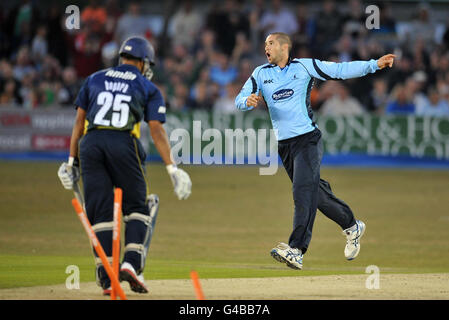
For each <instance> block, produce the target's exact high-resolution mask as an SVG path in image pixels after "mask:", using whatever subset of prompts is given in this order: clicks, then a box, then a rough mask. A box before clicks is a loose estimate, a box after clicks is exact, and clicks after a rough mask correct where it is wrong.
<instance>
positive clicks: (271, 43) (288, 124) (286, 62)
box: [235, 32, 395, 269]
mask: <svg viewBox="0 0 449 320" xmlns="http://www.w3.org/2000/svg"><path fill="white" fill-rule="evenodd" d="M291 46H292V45H291V40H290V38H289V36H288V35H287V34H285V33H281V32H276V33H272V34H270V35H268V37H267V38H266V41H265V55H266V57H267V60H268V63H267V64H264V65H261V66H258V67H257V68H256V69H255V70H254V72H253V73H252V75H251V77H250V78H249V79H248V80H247V81H246V83H245V84H244V86H243V88H242V89H241V91H240V93H239V95H238V96H237V97H236V98H235V104H236V106H237V108H238V109H239V110H243V111H246V110H252V109H254V108H256V107H257V103H258V102H259V100H260V99H262V98H263V99H264V100H265V103H266V104H267V106H268V110H269V113H270V117H271V122H272V125H273V129H274V130H275V132H276V138H277V140H278V152H279V155H280V157H281V159H282V163H283V165H284V168H285V170H286V171H287V174H288V176H289V177H290V180H291V181H292V183H293V185H292V191H293V201H294V205H295V209H294V217H293V231H292V233H291V234H290V238H289V241H288V244H286V243H282V242H281V243H279V244H278V245H277V246H276V247H275V248H273V249H272V250H271V256H272V257H273V258H274V259H275V260H277V261H279V262H281V263H285V264H286V265H287V266H289V267H290V268H293V269H302V265H303V256H304V254H305V253H306V251H307V248H308V246H309V243H310V240H311V237H312V228H313V223H314V220H315V216H316V210H317V208H318V209H320V211H321V212H322V213H323V214H324V215H326V216H327V217H328V218H330V219H331V220H333V221H335V222H336V223H337V224H338V225H339V226H340V227H341V228H342V230H343V235H345V236H346V246H345V249H344V254H345V257H346V259H347V260H352V259H354V258H356V257H357V255H358V254H359V252H360V238H361V237H362V235H363V233H364V232H365V228H366V227H365V223H363V222H362V221H360V220H356V219H355V217H354V214H353V212H352V211H351V209H350V208H349V206H348V205H347V204H346V203H345V202H343V201H342V200H340V199H338V198H337V197H336V196H335V195H334V193H333V192H332V190H331V186H330V184H329V183H328V182H327V181H325V180H323V179H321V178H320V166H321V158H322V154H323V146H322V141H321V132H320V130H319V129H318V127H317V125H316V124H315V122H314V120H313V112H312V108H311V105H310V91H311V90H312V86H313V82H314V79H320V80H323V81H325V80H345V79H350V78H356V77H363V76H365V75H366V74H368V73H374V72H376V71H377V70H379V69H383V68H385V67H392V66H393V61H394V57H395V56H394V55H393V54H387V55H385V56H383V57H381V58H379V59H378V60H370V61H353V62H343V63H335V62H325V61H319V60H317V59H292V58H291V57H290V51H291Z"/></svg>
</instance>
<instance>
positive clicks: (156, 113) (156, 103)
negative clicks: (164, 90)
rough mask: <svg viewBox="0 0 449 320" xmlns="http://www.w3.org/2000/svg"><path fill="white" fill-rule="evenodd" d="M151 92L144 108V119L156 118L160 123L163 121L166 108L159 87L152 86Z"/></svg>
mask: <svg viewBox="0 0 449 320" xmlns="http://www.w3.org/2000/svg"><path fill="white" fill-rule="evenodd" d="M153 90H154V91H153V93H152V94H150V97H149V101H148V104H147V106H146V110H145V117H144V119H145V121H146V122H148V121H150V120H158V121H160V122H162V123H164V122H165V113H166V111H167V108H166V107H165V102H164V98H163V97H162V94H161V92H160V91H159V89H157V88H156V87H154V89H153Z"/></svg>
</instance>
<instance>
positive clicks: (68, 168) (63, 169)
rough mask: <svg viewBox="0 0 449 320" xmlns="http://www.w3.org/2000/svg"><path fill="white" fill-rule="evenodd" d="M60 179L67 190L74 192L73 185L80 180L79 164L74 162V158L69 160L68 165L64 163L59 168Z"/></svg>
mask: <svg viewBox="0 0 449 320" xmlns="http://www.w3.org/2000/svg"><path fill="white" fill-rule="evenodd" d="M58 177H59V180H61V183H62V186H63V187H64V188H65V189H67V190H72V189H73V184H74V183H75V182H77V181H78V180H79V178H80V171H79V166H78V162H77V161H74V159H73V158H72V157H70V158H69V162H68V163H67V162H63V163H62V164H61V166H60V167H59V170H58Z"/></svg>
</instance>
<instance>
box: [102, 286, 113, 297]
mask: <svg viewBox="0 0 449 320" xmlns="http://www.w3.org/2000/svg"><path fill="white" fill-rule="evenodd" d="M111 292H112V289H111V287H109V288H106V289H103V295H104V296H110V295H111Z"/></svg>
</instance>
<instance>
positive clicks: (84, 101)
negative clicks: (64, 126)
mask: <svg viewBox="0 0 449 320" xmlns="http://www.w3.org/2000/svg"><path fill="white" fill-rule="evenodd" d="M88 82H89V78H87V79H86V80H85V81H84V83H83V85H82V86H81V88H80V90H79V92H78V95H77V97H76V99H75V107H76V108H78V107H80V108H81V109H84V110H86V111H87V108H88V107H89V86H88Z"/></svg>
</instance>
